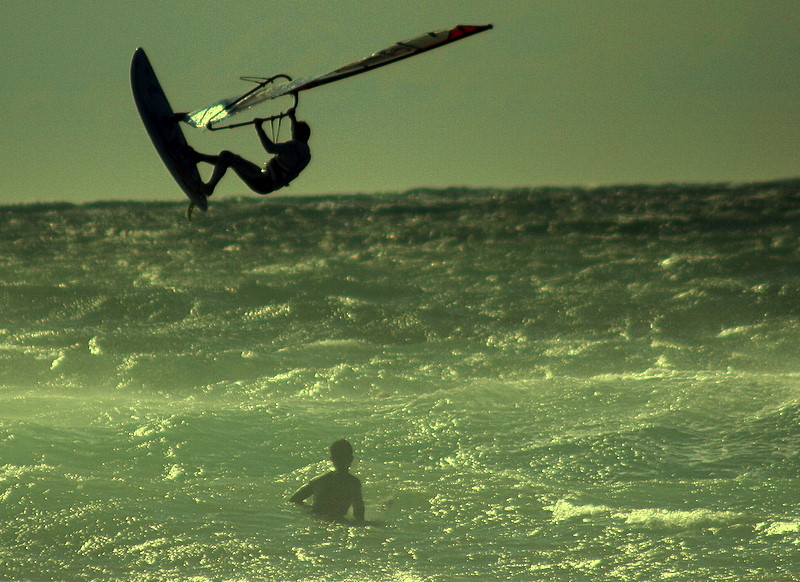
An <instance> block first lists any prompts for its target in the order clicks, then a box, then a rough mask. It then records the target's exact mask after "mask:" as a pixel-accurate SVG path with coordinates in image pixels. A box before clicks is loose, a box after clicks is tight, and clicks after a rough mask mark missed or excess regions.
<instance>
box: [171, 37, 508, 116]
mask: <svg viewBox="0 0 800 582" xmlns="http://www.w3.org/2000/svg"><path fill="white" fill-rule="evenodd" d="M491 28H492V25H491V24H484V25H467V24H461V25H459V26H456V27H454V28H450V29H447V30H439V31H435V32H428V33H425V34H421V35H419V36H417V37H415V38H412V39H410V40H405V41H402V42H397V43H395V44H393V45H392V46H390V47H387V48H385V49H383V50H380V51H378V52H376V53H374V54H372V55H370V56H368V57H366V58H363V59H360V60H358V61H355V62H352V63H350V64H348V65H345V66H344V67H341V68H339V69H336V70H334V71H331V72H329V73H325V74H324V75H318V76H316V77H307V78H302V79H295V80H291V79H289V77H288V76H287V75H276V76H275V77H270V78H266V79H257V80H256V79H253V78H251V77H248V78H246V79H247V80H251V81H252V80H256V81H257V85H256V87H254V88H253V89H251V90H250V91H248V92H246V93H244V94H242V95H239V96H237V97H234V98H231V99H224V100H221V101H218V102H216V103H214V104H212V105H209V106H208V107H204V108H202V109H198V110H196V111H193V112H191V113H189V114H188V116H187V118H186V120H185V121H186V122H187V123H188V124H189V125H192V126H194V127H198V128H204V129H212V130H213V129H224V128H226V127H234V126H233V125H226V126H222V127H220V126H219V124H220V123H227V122H228V120H229V119H230V118H231V117H232V116H234V115H236V114H238V113H241V112H243V111H246V110H248V109H250V108H251V107H253V106H255V105H258V104H259V103H263V102H264V101H267V100H270V99H277V98H279V97H284V96H287V95H294V96H295V98H296V97H297V94H298V93H299V92H301V91H307V90H308V89H313V88H314V87H319V86H321V85H327V84H328V83H333V82H334V81H340V80H341V79H346V78H347V77H352V76H353V75H358V74H361V73H365V72H367V71H371V70H373V69H377V68H379V67H383V66H385V65H388V64H391V63H395V62H397V61H400V60H403V59H406V58H408V57H413V56H415V55H418V54H420V53H424V52H426V51H429V50H432V49H435V48H439V47H440V46H444V45H446V44H450V43H451V42H455V41H457V40H461V39H463V38H467V37H468V36H472V35H474V34H478V33H479V32H483V31H484V30H489V29H491ZM287 79H288V80H287ZM239 125H246V123H245V124H236V126H237V127H238V126H239Z"/></svg>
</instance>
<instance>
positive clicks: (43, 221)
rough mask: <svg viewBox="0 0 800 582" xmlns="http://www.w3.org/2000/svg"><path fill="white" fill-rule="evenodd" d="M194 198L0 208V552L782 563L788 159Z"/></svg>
mask: <svg viewBox="0 0 800 582" xmlns="http://www.w3.org/2000/svg"><path fill="white" fill-rule="evenodd" d="M177 197H178V196H176V198H177ZM185 208H186V203H185V202H184V201H177V200H176V202H175V203H163V202H162V203H155V202H146V203H145V202H139V203H136V202H120V203H115V202H98V203H92V204H86V205H70V204H34V205H17V206H5V207H0V225H2V226H1V228H0V249H1V252H0V298H1V299H2V314H1V315H0V579H6V580H70V581H71V580H76V581H82V580H109V581H123V580H125V581H141V582H145V581H164V580H175V581H177V580H237V581H239V580H241V581H245V580H246V581H250V580H254V581H255V580H286V581H296V580H303V581H312V580H314V581H316V580H324V581H345V580H346V581H359V582H361V581H396V582H423V581H424V582H428V581H431V582H432V581H436V582H439V581H441V582H444V581H450V580H475V581H486V580H552V581H583V580H586V581H630V580H641V581H651V580H671V581H675V580H677V581H683V580H686V581H690V580H691V581H694V580H736V581H741V580H752V581H766V580H773V581H787V580H800V559H798V555H800V552H799V550H800V507H799V506H798V495H797V494H798V492H799V491H800V475H799V471H800V452H799V451H800V359H798V347H797V346H798V344H800V230H799V229H798V224H800V181H796V180H787V181H781V182H773V183H760V184H739V185H729V184H717V185H659V186H620V187H605V188H592V189H580V188H537V189H515V190H491V189H465V188H452V189H446V190H415V191H411V192H406V193H402V194H382V195H342V196H329V197H302V196H297V197H282V198H272V197H270V198H258V199H255V198H239V199H235V198H228V199H225V198H221V199H219V200H216V199H212V204H211V208H210V210H209V212H208V213H205V214H202V213H195V217H194V221H193V222H191V223H189V222H188V221H187V220H186V216H185ZM339 438H347V439H349V440H350V442H351V443H352V444H353V446H354V448H355V455H356V462H355V464H354V466H353V469H352V472H353V473H354V474H355V475H357V476H358V477H359V478H360V479H361V480H362V482H363V487H364V497H365V501H366V506H367V508H366V513H367V519H368V520H370V523H369V525H367V526H363V527H351V526H348V525H347V524H340V523H331V522H327V521H322V520H319V519H316V518H314V517H312V516H311V515H309V514H308V513H307V512H306V511H304V510H303V509H302V508H299V507H297V506H295V505H294V504H290V503H288V502H287V498H288V497H289V496H290V495H291V494H292V492H294V491H295V490H296V489H297V488H298V487H300V486H301V485H303V484H304V483H305V482H307V481H308V479H310V478H311V477H313V476H315V475H317V474H319V473H322V472H324V471H326V470H328V467H329V464H328V462H327V449H328V446H329V445H330V443H331V442H333V441H334V440H336V439H339Z"/></svg>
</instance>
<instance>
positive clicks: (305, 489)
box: [289, 483, 314, 503]
mask: <svg viewBox="0 0 800 582" xmlns="http://www.w3.org/2000/svg"><path fill="white" fill-rule="evenodd" d="M313 494H314V486H313V485H312V484H311V483H307V484H306V485H303V486H302V487H300V489H298V490H297V491H295V492H294V495H292V496H291V497H290V498H289V502H290V503H303V501H305V500H306V499H308V498H309V497H311V496H312V495H313Z"/></svg>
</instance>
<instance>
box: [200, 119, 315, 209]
mask: <svg viewBox="0 0 800 582" xmlns="http://www.w3.org/2000/svg"><path fill="white" fill-rule="evenodd" d="M289 118H290V119H291V120H292V136H293V138H292V139H291V140H289V141H286V142H282V143H275V142H274V141H272V140H271V139H270V138H269V137H267V134H266V133H264V129H263V128H262V127H261V124H262V123H263V122H264V121H265V120H263V119H257V120H255V121H256V123H255V128H256V133H257V134H258V137H259V139H260V140H261V145H262V146H263V147H264V149H265V150H266V151H267V153H270V154H273V155H274V157H273V158H272V159H271V160H269V161H268V162H267V163H266V164H264V166H263V167H260V166H257V165H256V164H254V163H253V162H250V161H248V160H246V159H244V158H243V157H241V156H239V155H237V154H235V153H233V152H230V151H228V150H224V151H221V152H220V153H219V154H218V155H216V156H212V155H208V154H201V153H199V152H196V151H194V150H191V149H190V154H191V155H192V157H193V158H194V159H195V161H196V162H206V163H208V164H213V165H214V171H213V173H212V174H211V178H210V179H209V181H208V183H207V184H205V191H204V194H205V195H206V196H211V195H212V194H213V193H214V189H215V188H216V187H217V184H219V181H220V180H221V179H222V177H223V176H224V175H225V172H227V171H228V168H232V169H233V171H234V172H236V174H237V175H238V176H239V178H241V179H242V181H243V182H244V183H245V184H247V185H248V186H249V187H250V189H251V190H253V191H254V192H257V193H259V194H269V193H270V192H274V191H275V190H279V189H281V188H285V187H286V186H288V185H289V183H290V182H291V181H292V180H294V179H295V178H297V176H298V175H299V174H300V172H302V171H303V170H304V169H305V167H306V166H307V165H308V163H309V162H310V161H311V150H310V148H309V147H308V138H309V137H310V136H311V129H310V128H309V127H308V124H307V123H305V122H303V121H297V120H296V119H295V117H294V110H290V111H289Z"/></svg>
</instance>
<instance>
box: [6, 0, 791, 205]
mask: <svg viewBox="0 0 800 582" xmlns="http://www.w3.org/2000/svg"><path fill="white" fill-rule="evenodd" d="M3 9H4V10H3V12H4V17H3V21H2V23H0V38H2V47H3V50H2V52H1V53H0V59H1V62H2V65H1V66H0V102H1V103H2V110H3V112H4V115H3V134H4V140H3V141H4V145H5V147H4V148H3V152H2V153H1V154H0V160H2V165H0V170H1V171H2V181H3V185H2V189H1V190H0V204H8V203H18V202H31V201H50V200H66V201H74V202H79V201H86V200H97V199H133V200H150V199H175V200H180V199H182V197H183V195H182V193H181V192H180V190H179V189H178V188H177V186H176V185H175V184H174V183H173V182H172V180H171V178H170V176H169V174H168V173H167V172H166V170H165V169H164V168H163V167H162V165H161V162H160V160H159V159H158V157H157V155H156V154H155V151H154V150H153V148H152V146H151V144H150V142H149V140H148V138H147V135H146V133H145V131H144V129H143V127H142V126H141V123H140V121H139V118H138V115H137V113H136V110H135V107H134V105H133V101H132V99H131V95H130V88H129V65H130V58H131V55H132V53H133V51H134V49H135V48H136V47H137V46H143V47H145V48H146V49H147V51H148V54H149V56H150V59H151V61H152V62H153V65H154V67H155V69H156V72H157V73H158V75H159V78H160V80H161V82H162V84H163V85H164V88H165V90H166V91H167V94H168V96H169V98H170V100H171V101H172V105H173V106H174V107H175V109H176V110H179V109H194V108H197V107H200V106H204V105H207V104H208V103H209V102H211V101H213V100H214V99H216V98H219V97H224V96H229V95H231V94H234V93H236V92H237V91H239V89H241V88H245V87H246V86H245V85H244V84H243V83H242V82H241V81H239V80H238V77H239V76H240V75H270V74H275V73H281V72H282V73H288V74H290V75H292V76H294V77H299V76H307V75H310V74H315V73H321V72H325V71H327V70H330V69H332V68H336V67H338V66H341V65H343V64H345V63H347V62H349V61H351V60H354V59H357V58H360V57H363V56H366V55H367V54H369V53H371V52H373V51H374V50H377V49H380V48H383V47H384V46H386V45H388V44H390V43H392V42H394V41H396V40H402V39H405V38H409V37H413V36H416V35H417V34H419V33H421V32H425V31H428V30H434V29H439V28H447V27H449V26H452V25H455V24H460V23H469V24H483V23H493V24H494V25H495V29H494V30H492V31H490V32H486V33H483V34H481V35H479V36H477V37H474V38H470V39H467V40H465V41H463V42H460V43H457V44H455V45H452V46H449V47H445V48H442V49H440V50H437V51H434V52H431V53H428V54H426V55H422V56H420V57H418V58H415V59H411V60H408V61H404V62H402V63H397V64H395V65H392V66H390V67H386V68H384V69H380V70H378V71H375V72H372V73H368V74H366V75H363V76H360V77H355V78H352V79H348V80H345V81H342V82H341V83H337V84H334V85H329V86H326V87H321V88H319V89H314V90H312V91H310V92H307V93H305V94H304V95H303V99H302V102H301V109H300V114H301V116H302V117H305V118H306V119H308V120H309V121H310V122H311V124H312V127H313V130H314V136H313V138H312V149H313V153H314V160H313V161H312V164H311V166H309V168H308V169H307V170H306V172H305V173H304V174H303V175H302V176H301V177H300V178H299V179H298V180H297V181H296V182H295V183H294V184H293V185H292V187H291V188H290V189H289V190H287V191H286V192H287V193H295V194H301V193H312V194H313V193H338V192H376V191H378V192H380V191H398V190H403V189H407V188H412V187H417V186H432V187H441V186H450V185H468V186H500V187H511V186H538V185H576V184H581V185H584V184H586V185H588V184H610V183H623V182H625V183H630V182H673V181H679V182H682V181H691V182H698V181H750V180H765V179H773V178H783V177H791V176H797V175H800V2H798V1H797V0H763V1H759V0H725V1H716V0H691V1H682V0H664V1H655V0H653V1H650V0H636V1H629V0H607V1H603V0H540V1H534V0H502V1H500V0H495V1H492V0H436V1H435V2H434V1H430V0H408V1H403V0H394V1H384V0H372V1H369V2H368V1H366V0H358V1H356V0H336V1H335V2H334V1H330V0H304V1H299V0H298V1H295V0H292V1H290V0H284V1H280V2H278V1H275V0H241V1H226V0H214V1H207V0H191V1H177V0H163V1H159V2H156V1H141V2H109V1H108V0H74V1H72V2H67V1H60V0H52V1H45V0H25V1H22V0H6V1H5V3H4V4H3ZM186 133H187V136H188V137H189V140H190V141H191V142H192V143H193V144H194V145H196V147H197V148H198V149H202V150H204V151H216V150H218V149H222V148H228V149H234V150H235V151H237V152H239V153H242V154H243V155H245V156H246V157H251V158H256V159H258V158H263V154H262V153H261V151H260V148H259V146H258V144H257V141H256V138H255V134H254V133H253V132H252V130H251V129H249V128H248V129H245V130H240V131H238V132H237V131H233V132H222V133H203V132H199V131H197V130H193V129H190V128H187V129H186ZM284 137H285V132H284ZM245 192H246V189H245V188H244V187H243V186H242V185H241V183H239V182H238V181H237V180H236V179H235V177H234V176H230V177H228V178H226V179H225V181H223V183H222V185H221V186H220V188H219V190H218V194H217V195H218V196H225V195H233V194H241V193H245Z"/></svg>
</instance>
